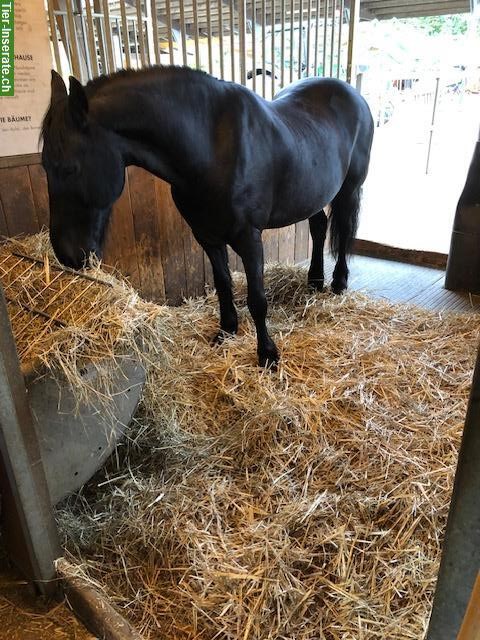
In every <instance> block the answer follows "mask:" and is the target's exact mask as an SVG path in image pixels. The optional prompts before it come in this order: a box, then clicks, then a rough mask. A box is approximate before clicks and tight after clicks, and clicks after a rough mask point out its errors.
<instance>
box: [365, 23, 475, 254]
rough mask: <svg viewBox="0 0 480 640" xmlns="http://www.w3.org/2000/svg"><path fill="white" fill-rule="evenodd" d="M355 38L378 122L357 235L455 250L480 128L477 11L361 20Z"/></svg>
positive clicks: (409, 246)
mask: <svg viewBox="0 0 480 640" xmlns="http://www.w3.org/2000/svg"><path fill="white" fill-rule="evenodd" d="M358 40H359V53H358V60H357V62H358V66H357V70H358V72H359V74H360V76H359V77H358V82H359V84H360V85H361V90H362V93H363V94H364V95H365V97H366V98H367V100H368V101H369V103H370V106H371V108H372V112H373V114H374V118H375V122H376V129H375V140H374V145H373V150H372V161H371V166H370V173H369V177H368V179H367V182H366V184H365V188H364V198H363V205H362V215H361V223H360V228H359V233H358V237H360V238H362V239H364V240H370V241H374V242H379V243H382V244H387V245H392V246H396V247H401V248H405V249H417V250H425V251H437V252H440V253H448V249H449V245H450V235H451V229H452V223H453V217H454V214H455V208H456V205H457V201H458V198H459V196H460V193H461V191H462V188H463V185H464V183H465V178H466V174H467V171H468V166H469V163H470V159H471V156H472V153H473V148H474V146H475V142H476V140H477V137H478V129H479V125H480V57H479V55H478V53H479V51H480V27H479V19H478V15H477V17H476V16H475V15H473V14H472V15H470V14H468V15H467V14H466V15H455V16H437V17H431V18H410V19H404V20H396V19H393V20H388V21H381V22H380V21H377V20H374V21H371V22H362V23H360V25H359V35H358ZM432 121H433V126H432Z"/></svg>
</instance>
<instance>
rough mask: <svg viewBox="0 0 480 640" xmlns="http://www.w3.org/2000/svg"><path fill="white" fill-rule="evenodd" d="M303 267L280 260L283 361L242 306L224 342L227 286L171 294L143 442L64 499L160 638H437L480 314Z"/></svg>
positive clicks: (108, 583)
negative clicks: (441, 571)
mask: <svg viewBox="0 0 480 640" xmlns="http://www.w3.org/2000/svg"><path fill="white" fill-rule="evenodd" d="M305 276H306V274H305V272H303V271H302V270H300V269H293V268H279V267H276V268H275V269H273V270H270V271H269V272H268V273H267V283H268V287H267V288H268V290H269V291H268V296H269V299H270V302H271V303H273V306H272V307H271V309H270V325H271V328H272V331H273V334H274V335H275V338H276V340H277V343H278V344H279V347H280V350H281V353H282V361H281V366H280V368H279V371H278V372H277V373H275V374H273V373H268V372H265V371H262V370H259V368H258V367H257V365H256V353H255V351H256V350H255V336H254V330H253V326H252V323H251V320H250V318H249V316H248V314H247V312H246V310H245V308H242V309H241V330H240V335H239V336H237V337H236V338H235V339H233V340H228V341H227V342H226V343H225V344H224V345H222V346H221V347H216V348H212V347H211V346H210V343H209V342H210V338H211V336H212V335H213V334H214V332H215V329H216V326H217V311H216V300H215V298H214V296H213V295H210V296H207V297H206V298H202V299H199V300H196V301H189V302H188V303H187V304H186V305H184V306H183V307H181V308H178V309H168V310H167V309H163V310H162V313H161V314H160V316H159V318H158V319H157V328H156V332H157V336H158V341H159V342H160V343H161V344H162V354H163V355H162V358H161V360H159V359H157V358H156V357H155V355H151V356H150V361H151V367H150V370H149V379H148V383H147V386H146V389H145V396H144V399H143V404H142V407H141V409H140V412H139V414H138V415H137V418H136V423H135V425H134V426H133V428H132V432H131V439H130V440H129V442H128V443H126V444H125V445H123V446H121V447H120V448H119V450H118V451H117V456H118V457H117V458H116V459H115V460H113V459H112V460H111V462H110V464H109V466H107V467H106V468H105V469H104V470H102V471H101V472H100V473H99V474H98V475H97V476H96V477H95V478H94V480H92V481H91V482H90V483H89V484H88V485H86V486H85V487H84V489H83V490H82V491H81V492H79V493H78V494H77V495H75V496H74V497H72V498H71V499H69V500H68V501H67V502H66V503H65V504H64V505H63V507H62V508H61V509H60V510H59V511H58V519H59V522H60V525H61V528H62V530H63V532H64V536H65V544H66V545H67V547H68V550H69V559H70V561H72V562H73V563H74V564H76V566H77V570H78V572H79V573H81V574H83V575H84V576H86V577H87V579H88V580H91V581H92V582H94V583H95V584H97V586H99V587H101V588H103V589H104V590H105V592H106V593H107V594H108V596H109V597H110V598H111V599H112V600H113V602H115V603H116V604H117V605H118V606H119V607H120V608H122V609H124V612H125V614H126V615H127V616H128V618H129V619H130V620H131V621H133V622H135V624H136V625H137V626H138V628H139V630H140V631H141V632H142V633H143V634H144V635H145V637H146V638H159V639H160V638H169V639H178V640H187V639H188V640H193V639H194V638H195V639H198V638H202V639H205V640H206V639H213V638H222V639H231V640H233V639H235V640H239V639H245V640H247V639H258V640H267V639H272V640H273V639H285V640H286V639H288V640H307V639H312V640H313V639H317V640H318V639H320V638H322V639H323V638H325V639H326V640H337V639H338V640H340V639H341V640H367V639H374V638H389V639H392V640H393V639H400V638H401V639H406V638H412V639H415V640H418V639H419V638H421V637H422V636H423V635H424V633H425V630H426V625H427V619H428V614H429V607H430V604H431V600H432V593H433V589H434V584H435V578H436V573H437V570H438V560H439V549H440V541H441V538H442V535H443V530H444V526H445V522H446V516H447V511H448V504H449V499H450V494H451V489H452V482H453V475H454V468H455V464H456V459H457V451H458V445H459V439H460V433H461V429H462V425H463V420H464V416H465V410H466V403H467V398H468V391H469V386H470V382H471V374H472V368H473V360H474V354H475V347H476V343H477V338H478V319H477V317H476V316H475V315H473V314H470V315H443V316H442V315H439V314H433V313H428V312H425V311H421V310H418V309H414V308H411V307H406V306H394V305H391V304H388V303H384V302H375V301H372V300H370V299H368V298H366V297H364V296H361V295H358V294H349V295H346V296H343V297H333V296H329V295H327V294H323V295H316V296H311V295H309V294H308V292H307V291H306V287H305V279H306V277H305ZM236 285H237V292H238V298H239V301H240V303H241V304H244V300H245V285H244V283H243V281H242V279H241V278H240V277H237V278H236ZM279 303H281V304H279Z"/></svg>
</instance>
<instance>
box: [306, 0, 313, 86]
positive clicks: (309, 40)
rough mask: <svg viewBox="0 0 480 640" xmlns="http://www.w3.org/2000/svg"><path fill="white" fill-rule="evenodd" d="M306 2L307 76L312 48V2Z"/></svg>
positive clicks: (310, 0) (309, 0)
mask: <svg viewBox="0 0 480 640" xmlns="http://www.w3.org/2000/svg"><path fill="white" fill-rule="evenodd" d="M307 1H308V7H307V59H306V65H307V76H309V75H310V48H311V46H312V42H311V31H312V29H311V24H312V0H307Z"/></svg>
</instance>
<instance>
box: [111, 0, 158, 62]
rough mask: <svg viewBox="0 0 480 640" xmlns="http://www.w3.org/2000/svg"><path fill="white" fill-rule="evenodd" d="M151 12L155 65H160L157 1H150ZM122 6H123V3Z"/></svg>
mask: <svg viewBox="0 0 480 640" xmlns="http://www.w3.org/2000/svg"><path fill="white" fill-rule="evenodd" d="M150 2H151V4H150V7H151V8H150V12H151V14H152V31H153V51H154V53H155V64H160V43H159V38H158V15H157V0H150ZM120 4H123V2H121V3H120Z"/></svg>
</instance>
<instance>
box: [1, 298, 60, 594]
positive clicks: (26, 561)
mask: <svg viewBox="0 0 480 640" xmlns="http://www.w3.org/2000/svg"><path fill="white" fill-rule="evenodd" d="M0 336H1V341H0V468H1V473H0V476H1V494H2V527H3V535H2V539H3V542H4V544H5V546H6V548H7V551H8V553H9V555H10V557H11V559H12V560H13V561H14V563H15V564H16V565H17V566H18V568H19V569H20V570H21V571H22V572H23V573H24V575H25V576H26V578H27V579H29V580H32V581H33V582H35V584H36V585H37V587H38V589H39V590H40V591H41V592H42V593H44V594H47V595H52V594H53V593H54V592H55V591H56V589H57V585H56V582H55V578H56V571H55V566H54V561H55V560H56V559H57V558H58V557H59V556H60V545H59V541H58V534H57V528H56V524H55V519H54V517H53V511H52V507H51V504H50V495H49V492H48V486H47V481H46V478H45V472H44V469H43V465H42V458H41V454H40V446H39V443H38V439H37V434H36V431H35V427H34V423H33V418H32V414H31V410H30V405H29V403H28V398H27V393H26V390H25V384H24V381H23V376H22V374H21V372H20V363H19V361H18V355H17V351H16V348H15V343H14V340H13V336H12V333H11V328H10V321H9V318H8V311H7V307H6V304H5V298H4V295H3V289H2V288H1V287H0Z"/></svg>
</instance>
